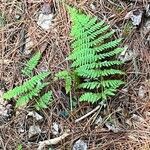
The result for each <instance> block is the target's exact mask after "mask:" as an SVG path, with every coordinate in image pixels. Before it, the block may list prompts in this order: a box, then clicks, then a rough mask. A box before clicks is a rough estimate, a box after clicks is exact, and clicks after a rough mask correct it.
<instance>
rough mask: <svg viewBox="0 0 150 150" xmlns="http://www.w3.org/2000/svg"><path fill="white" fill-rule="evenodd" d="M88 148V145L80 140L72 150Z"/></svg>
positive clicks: (85, 149)
mask: <svg viewBox="0 0 150 150" xmlns="http://www.w3.org/2000/svg"><path fill="white" fill-rule="evenodd" d="M87 148H88V147H87V143H85V142H84V141H83V140H81V139H79V140H77V141H76V142H75V143H74V145H73V148H72V150H87Z"/></svg>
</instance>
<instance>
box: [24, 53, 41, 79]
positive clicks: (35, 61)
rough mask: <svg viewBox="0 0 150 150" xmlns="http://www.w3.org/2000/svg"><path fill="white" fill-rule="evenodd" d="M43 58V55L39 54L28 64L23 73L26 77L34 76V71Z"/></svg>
mask: <svg viewBox="0 0 150 150" xmlns="http://www.w3.org/2000/svg"><path fill="white" fill-rule="evenodd" d="M40 58H41V53H40V52H37V53H36V54H35V55H34V56H33V57H32V58H31V59H30V60H29V61H28V62H27V64H26V66H25V68H24V69H23V70H22V73H23V74H24V75H26V76H32V71H33V69H34V68H35V67H36V66H37V64H38V61H39V59H40Z"/></svg>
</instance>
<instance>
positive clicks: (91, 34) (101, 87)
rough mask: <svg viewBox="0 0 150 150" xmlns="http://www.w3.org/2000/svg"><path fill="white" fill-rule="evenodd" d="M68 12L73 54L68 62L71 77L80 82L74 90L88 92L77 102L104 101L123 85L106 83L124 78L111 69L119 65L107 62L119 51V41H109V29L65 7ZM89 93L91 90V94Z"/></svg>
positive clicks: (114, 61) (118, 71)
mask: <svg viewBox="0 0 150 150" xmlns="http://www.w3.org/2000/svg"><path fill="white" fill-rule="evenodd" d="M68 11H69V13H70V16H71V20H72V28H71V34H70V35H71V36H72V37H73V39H74V41H73V42H72V44H71V47H72V49H73V51H72V53H71V54H70V55H69V57H68V60H71V61H72V65H71V68H72V70H73V71H74V72H75V74H77V76H78V77H79V78H82V79H83V83H80V84H79V86H78V88H83V89H86V90H87V91H88V92H85V93H84V94H82V95H81V97H80V101H88V102H92V103H94V102H97V101H100V100H105V99H107V97H109V96H112V95H114V94H115V92H116V90H117V88H118V87H119V86H120V85H121V84H123V83H124V82H123V81H121V80H113V79H112V80H108V79H107V78H108V77H110V76H113V75H121V74H124V72H122V71H121V70H117V69H114V67H116V66H118V65H121V64H123V62H121V61H118V60H111V59H113V58H114V56H116V55H118V54H119V53H121V52H122V51H123V49H122V48H118V45H119V44H120V42H121V40H122V39H116V40H111V38H112V36H113V35H114V31H110V30H109V25H106V24H105V23H104V21H101V20H98V19H97V18H96V17H91V16H89V15H85V14H82V13H81V12H80V11H78V10H77V9H75V8H71V7H69V6H68ZM105 78H106V79H105ZM84 79H85V80H84ZM86 80H87V81H88V82H86ZM91 90H92V91H93V90H95V93H94V92H91Z"/></svg>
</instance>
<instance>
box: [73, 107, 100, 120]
mask: <svg viewBox="0 0 150 150" xmlns="http://www.w3.org/2000/svg"><path fill="white" fill-rule="evenodd" d="M99 108H100V105H98V106H97V107H95V108H94V109H93V110H92V111H90V112H89V113H87V114H85V115H84V116H82V117H81V118H78V119H76V120H75V123H77V122H79V121H81V120H83V119H85V118H86V117H88V116H90V115H91V114H93V113H94V112H96V111H97V110H98V109H99Z"/></svg>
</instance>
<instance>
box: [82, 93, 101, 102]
mask: <svg viewBox="0 0 150 150" xmlns="http://www.w3.org/2000/svg"><path fill="white" fill-rule="evenodd" d="M101 99H102V94H101V93H92V92H86V93H84V94H82V95H81V97H80V99H79V100H80V101H81V102H83V101H86V102H89V103H95V102H97V101H99V100H101Z"/></svg>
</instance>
